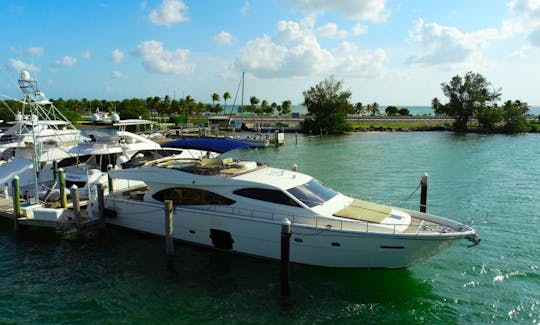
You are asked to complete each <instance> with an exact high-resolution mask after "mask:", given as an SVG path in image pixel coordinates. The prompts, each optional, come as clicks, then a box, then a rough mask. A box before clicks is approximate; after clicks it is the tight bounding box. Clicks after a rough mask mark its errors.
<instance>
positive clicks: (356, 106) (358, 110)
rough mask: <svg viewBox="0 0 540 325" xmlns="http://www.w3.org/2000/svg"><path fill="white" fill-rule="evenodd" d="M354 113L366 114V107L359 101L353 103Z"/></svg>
mask: <svg viewBox="0 0 540 325" xmlns="http://www.w3.org/2000/svg"><path fill="white" fill-rule="evenodd" d="M354 113H355V114H356V115H364V114H366V108H365V107H364V105H363V104H362V103H360V102H358V103H356V104H354Z"/></svg>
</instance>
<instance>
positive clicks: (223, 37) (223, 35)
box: [214, 31, 233, 45]
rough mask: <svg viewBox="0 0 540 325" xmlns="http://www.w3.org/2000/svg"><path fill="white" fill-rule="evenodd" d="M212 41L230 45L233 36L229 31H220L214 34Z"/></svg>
mask: <svg viewBox="0 0 540 325" xmlns="http://www.w3.org/2000/svg"><path fill="white" fill-rule="evenodd" d="M214 41H215V42H216V43H218V44H223V45H230V44H232V42H233V37H232V35H231V34H230V33H227V32H224V31H221V32H219V33H218V34H217V35H216V36H214Z"/></svg>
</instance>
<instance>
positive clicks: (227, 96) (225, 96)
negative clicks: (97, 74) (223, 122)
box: [223, 91, 231, 110]
mask: <svg viewBox="0 0 540 325" xmlns="http://www.w3.org/2000/svg"><path fill="white" fill-rule="evenodd" d="M229 99H231V94H230V93H229V92H228V91H226V92H225V93H224V94H223V102H224V104H223V109H224V110H226V109H227V100H229Z"/></svg>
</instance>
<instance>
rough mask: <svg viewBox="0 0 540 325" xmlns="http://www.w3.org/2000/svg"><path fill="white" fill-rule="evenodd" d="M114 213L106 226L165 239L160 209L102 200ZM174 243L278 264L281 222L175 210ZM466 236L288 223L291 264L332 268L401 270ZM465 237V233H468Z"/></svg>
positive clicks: (116, 199)
mask: <svg viewBox="0 0 540 325" xmlns="http://www.w3.org/2000/svg"><path fill="white" fill-rule="evenodd" d="M106 207H107V208H109V209H112V210H114V211H116V216H115V217H114V218H108V219H107V222H108V223H110V224H113V225H116V226H120V227H124V228H129V229H133V230H137V231H142V232H146V233H151V234H155V235H160V236H164V235H165V216H164V209H163V205H160V204H155V203H149V202H143V201H134V200H131V199H124V198H122V197H118V196H108V197H107V200H106ZM173 218H174V220H173V223H174V229H173V235H174V238H175V239H179V240H182V241H186V242H192V243H196V244H199V245H204V246H208V247H214V248H218V249H222V250H228V251H231V252H236V253H242V254H249V255H254V256H259V257H264V258H271V259H279V258H280V245H281V220H277V218H275V217H269V218H264V217H261V216H257V217H256V218H252V217H247V216H239V215H232V214H226V213H221V212H217V211H209V210H199V209H186V208H176V209H175V212H174V216H173ZM467 235H468V233H467V232H463V233H436V234H417V233H372V232H366V231H351V230H341V229H334V228H327V227H325V228H322V227H315V226H309V225H301V224H295V223H293V224H292V236H291V241H290V243H291V244H290V245H291V246H290V259H291V261H292V262H295V263H301V264H308V265H315V266H324V267H337V268H404V267H409V266H412V265H414V264H417V263H419V262H422V261H424V260H426V259H428V258H429V257H431V256H433V255H435V254H437V253H438V252H440V251H441V250H443V249H446V248H448V247H450V246H452V245H454V244H456V243H457V242H459V241H461V240H463V239H464V238H465V237H466V236H467ZM469 235H470V234H469Z"/></svg>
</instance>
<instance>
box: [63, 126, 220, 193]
mask: <svg viewBox="0 0 540 325" xmlns="http://www.w3.org/2000/svg"><path fill="white" fill-rule="evenodd" d="M148 124H151V122H150V121H146V120H139V119H128V120H118V121H115V122H114V124H113V125H114V126H115V127H116V128H118V129H115V130H114V133H113V134H112V135H103V136H101V137H97V138H96V137H94V136H92V138H94V140H95V141H91V142H87V143H82V144H79V145H78V146H75V147H73V148H72V149H71V150H70V151H69V154H70V157H69V158H66V159H63V160H60V161H58V166H57V167H58V168H63V169H64V172H65V175H66V187H67V188H70V187H71V186H73V185H76V186H77V187H78V188H79V189H80V192H79V193H80V197H81V199H87V198H88V193H89V191H90V189H91V188H92V186H93V185H94V184H96V183H103V184H108V175H107V171H108V170H110V169H121V168H124V166H129V167H133V166H134V165H138V164H143V163H144V162H146V161H149V160H153V159H156V158H162V157H166V156H170V155H173V154H174V155H178V156H179V157H183V158H192V159H197V158H201V157H204V156H206V155H207V152H206V151H200V150H187V149H186V150H185V149H177V148H163V147H162V146H161V145H160V144H159V143H157V142H155V141H152V140H151V139H149V138H147V137H145V136H143V135H138V134H135V133H132V132H128V131H126V128H127V127H128V126H133V125H148ZM214 156H215V155H214ZM132 158H133V159H132ZM128 160H131V161H129V163H128ZM131 183H132V184H133V182H131ZM127 184H128V182H122V181H118V182H116V183H115V188H117V189H121V188H123V187H124V186H127ZM107 193H108V188H106V191H105V194H107Z"/></svg>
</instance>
